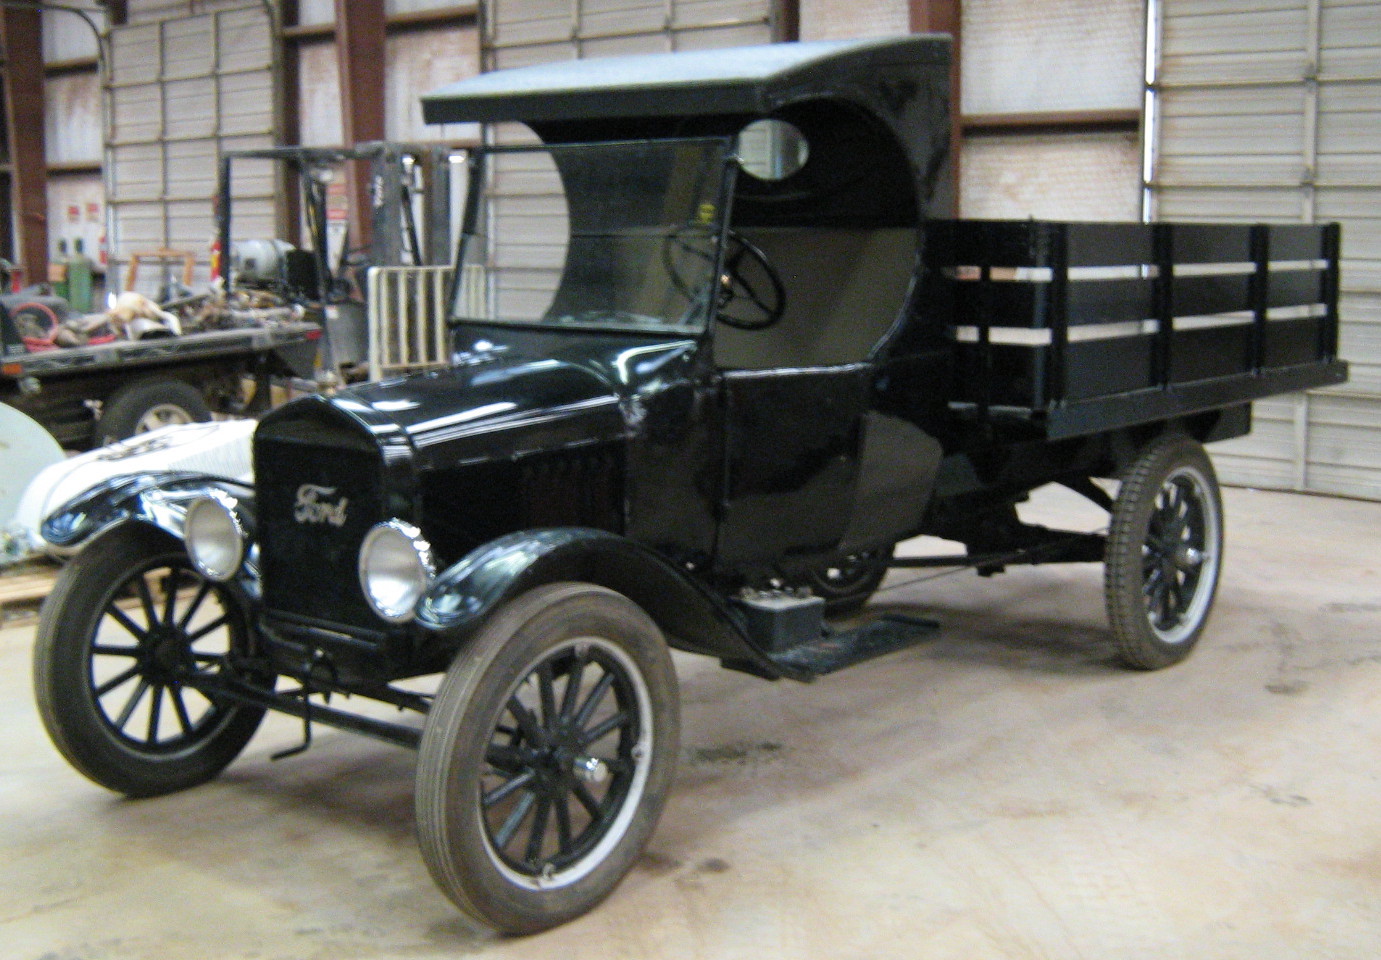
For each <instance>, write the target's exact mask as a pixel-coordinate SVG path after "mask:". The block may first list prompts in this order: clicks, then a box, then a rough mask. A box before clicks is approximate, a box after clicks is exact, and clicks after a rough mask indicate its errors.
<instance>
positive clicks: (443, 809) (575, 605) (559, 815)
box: [416, 583, 679, 934]
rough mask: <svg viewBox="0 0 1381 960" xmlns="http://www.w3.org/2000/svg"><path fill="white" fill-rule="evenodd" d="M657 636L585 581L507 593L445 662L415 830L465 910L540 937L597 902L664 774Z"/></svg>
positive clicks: (674, 721) (637, 836)
mask: <svg viewBox="0 0 1381 960" xmlns="http://www.w3.org/2000/svg"><path fill="white" fill-rule="evenodd" d="M675 684H676V678H675V672H674V671H673V669H672V665H671V656H670V653H669V652H668V650H667V646H666V643H665V641H664V640H663V638H662V634H661V631H660V630H658V628H657V625H656V624H655V623H653V622H652V620H651V619H650V618H649V617H648V616H647V614H645V613H644V612H643V611H642V610H641V609H640V608H639V607H638V606H637V605H635V604H634V603H632V602H631V601H630V600H628V599H627V598H626V597H623V596H621V595H620V594H617V593H614V592H612V591H610V590H606V589H604V588H602V587H597V586H594V585H591V584H581V583H563V584H553V585H550V586H545V587H539V588H537V589H535V590H532V591H530V592H528V593H525V594H523V595H522V596H520V597H518V598H517V599H516V600H513V601H512V602H510V603H509V604H507V605H506V606H504V607H502V608H500V610H499V611H498V612H497V613H495V614H494V616H493V617H491V618H490V621H489V623H488V624H487V625H486V626H485V627H484V629H482V630H481V631H480V633H479V635H478V636H476V637H475V639H474V640H473V641H471V643H470V644H469V645H468V646H467V648H466V649H465V650H464V652H462V653H461V654H460V656H459V657H458V658H457V659H456V661H455V664H454V665H453V666H452V667H451V669H450V671H449V672H448V673H447V675H446V678H445V680H444V681H443V682H442V685H441V688H440V690H439V691H438V693H437V696H436V700H435V703H434V704H433V706H432V710H431V712H430V713H429V714H428V717H427V724H426V728H425V730H424V732H423V735H422V744H421V750H420V754H419V757H418V765H417V791H416V805H417V833H418V841H419V844H420V846H421V849H422V856H423V859H424V860H425V861H426V863H427V867H428V869H429V870H430V871H431V874H432V877H433V879H435V880H436V882H437V884H438V885H439V886H440V887H441V889H442V890H443V891H444V892H445V893H446V895H447V896H448V897H450V898H451V900H452V901H453V902H454V903H455V904H456V906H457V907H459V908H460V909H461V910H462V911H463V912H464V913H466V914H467V915H469V916H470V917H472V918H473V919H475V920H478V921H480V922H481V923H484V924H486V925H488V926H490V927H493V928H495V929H496V930H499V931H501V932H504V933H510V934H526V933H536V932H537V931H540V930H545V929H547V928H549V927H553V926H556V925H558V924H561V923H565V922H566V921H568V920H572V919H574V918H576V917H578V916H580V915H581V914H583V913H585V912H587V911H588V910H590V909H591V908H593V907H594V906H595V905H596V904H598V903H599V902H600V901H601V900H603V899H604V898H605V897H606V896H608V894H609V893H610V892H611V891H612V890H613V889H614V887H615V886H616V885H617V884H618V882H619V880H621V879H622V878H623V875H624V874H625V873H627V871H628V869H629V868H630V867H631V866H632V865H633V862H634V861H635V860H636V859H637V857H638V855H639V853H640V852H641V851H642V849H643V846H644V844H645V843H646V842H647V840H648V838H649V837H650V836H651V834H652V831H653V828H654V827H655V826H656V823H657V819H658V817H659V816H660V814H661V810H662V805H663V803H664V801H665V799H666V794H667V791H668V789H669V787H670V785H671V778H672V774H673V772H674V769H675V763H676V752H677V743H678V739H679V721H678V708H677V694H676V685H675Z"/></svg>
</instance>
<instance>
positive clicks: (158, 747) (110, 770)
mask: <svg viewBox="0 0 1381 960" xmlns="http://www.w3.org/2000/svg"><path fill="white" fill-rule="evenodd" d="M249 646H250V640H249V632H248V627H247V624H246V622H245V617H244V613H243V608H242V607H241V605H240V602H239V599H238V597H237V596H236V595H235V593H234V592H233V590H232V589H231V588H230V587H228V586H226V585H224V584H219V583H212V582H211V581H209V580H206V579H204V578H203V577H202V576H201V575H200V574H199V573H197V572H196V570H195V569H193V568H192V565H191V563H190V562H189V561H188V559H187V554H186V551H185V550H184V549H183V547H182V544H181V543H179V542H178V541H177V540H175V539H173V538H172V537H170V536H169V535H167V534H165V533H163V532H162V531H159V530H155V529H153V528H151V527H148V526H145V525H143V524H140V523H132V522H130V523H124V524H121V525H120V526H118V527H115V528H114V529H112V530H110V531H108V532H107V533H104V534H102V535H101V536H100V537H98V538H97V539H96V540H94V541H92V542H91V543H90V544H89V545H87V546H86V547H85V548H84V549H83V550H82V552H81V553H80V554H78V555H77V556H76V558H75V559H73V560H72V561H71V562H70V563H69V564H68V565H67V566H66V567H65V568H64V569H63V571H62V573H61V574H59V576H58V580H57V583H56V585H55V586H54V588H53V592H52V594H51V595H50V596H49V597H48V599H47V601H46V602H45V603H44V605H43V610H42V613H41V615H40V619H39V625H38V633H37V637H36V640H35V651H34V691H35V695H36V698H37V701H38V708H39V714H40V716H41V717H42V718H43V724H44V726H45V727H46V728H47V730H48V735H49V737H50V738H51V739H52V741H53V744H54V745H55V746H56V747H57V748H58V751H59V752H61V753H62V755H63V756H64V757H66V758H67V760H68V762H69V763H71V764H72V766H74V767H75V768H76V769H77V770H79V771H81V772H82V773H83V774H85V775H86V776H87V777H89V778H90V779H91V780H93V781H95V782H96V783H99V784H100V785H101V786H103V787H108V788H110V789H111V790H115V791H118V792H120V793H124V794H127V795H129V796H134V797H146V796H154V795H157V794H163V793H171V792H173V791H175V790H182V789H185V788H187V787H192V786H196V785H197V784H199V783H203V782H205V781H207V780H210V779H211V778H212V777H214V776H215V775H216V774H218V773H220V771H221V770H222V769H223V768H224V767H225V766H226V764H228V763H230V761H231V760H233V759H235V757H236V756H238V755H239V753H240V751H241V750H243V749H244V746H245V744H246V743H248V742H249V739H250V737H252V736H253V735H254V731H255V730H256V729H257V728H258V726H259V721H260V720H261V719H262V718H263V715H264V711H263V709H262V708H256V707H248V706H238V705H234V704H230V703H225V702H222V701H220V700H217V699H213V698H211V697H208V696H206V695H204V694H202V693H200V692H199V691H198V690H197V689H196V687H195V685H194V684H195V681H196V680H197V679H199V678H202V677H207V676H211V675H215V674H221V673H225V672H229V671H232V670H235V669H237V662H238V661H239V660H240V658H242V657H243V656H244V655H245V654H247V653H248V652H249ZM257 679H258V680H259V681H260V682H266V683H270V684H271V682H272V678H264V677H260V678H257Z"/></svg>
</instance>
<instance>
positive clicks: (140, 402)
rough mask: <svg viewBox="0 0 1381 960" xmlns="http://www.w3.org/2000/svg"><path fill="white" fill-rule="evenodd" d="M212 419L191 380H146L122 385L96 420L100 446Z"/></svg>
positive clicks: (97, 441) (209, 411)
mask: <svg viewBox="0 0 1381 960" xmlns="http://www.w3.org/2000/svg"><path fill="white" fill-rule="evenodd" d="M210 419H211V410H210V408H209V407H207V405H206V399H205V398H204V397H202V395H201V391H199V390H198V389H197V388H196V387H194V386H192V385H191V384H190V383H184V382H183V381H181V380H144V381H141V382H139V383H133V384H130V385H129V386H127V387H123V388H121V389H120V390H119V391H117V392H116V393H115V394H114V395H113V396H112V397H111V398H110V399H109V400H107V401H106V403H105V406H104V408H103V409H102V410H101V417H100V419H99V420H97V421H96V446H98V447H99V446H104V445H105V444H107V443H113V442H115V441H116V440H128V439H129V438H130V437H133V436H136V435H138V434H141V433H148V432H149V431H150V430H157V429H158V428H159V427H168V426H173V425H174V424H182V423H206V422H207V421H208V420H210Z"/></svg>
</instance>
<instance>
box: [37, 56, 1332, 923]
mask: <svg viewBox="0 0 1381 960" xmlns="http://www.w3.org/2000/svg"><path fill="white" fill-rule="evenodd" d="M949 49H950V47H949V41H948V39H947V38H945V37H940V36H915V37H908V38H905V39H896V40H885V41H865V42H845V43H802V44H780V45H773V46H764V47H749V48H741V49H731V50H718V51H713V52H696V53H681V54H668V55H661V56H649V57H631V58H627V59H612V60H603V61H600V60H586V61H576V62H568V63H561V64H555V65H547V66H538V67H528V68H523V69H516V70H510V71H502V72H497V73H492V74H486V75H482V76H479V77H476V78H473V79H471V80H467V81H464V82H461V83H458V84H456V85H454V86H451V87H448V88H446V89H443V90H441V91H439V92H436V93H433V94H431V95H430V96H428V97H426V99H425V101H424V107H425V113H426V116H427V118H428V120H430V121H432V122H437V123H453V122H464V121H482V122H502V121H521V122H522V123H524V124H526V125H527V127H528V128H529V130H530V131H531V132H535V133H536V135H537V138H538V141H539V142H536V143H535V144H534V145H524V146H512V145H510V146H500V147H494V148H491V149H485V150H480V151H477V152H475V153H474V154H473V155H471V156H470V157H469V158H468V165H469V171H470V181H469V183H470V189H469V194H468V198H469V199H468V209H467V211H466V215H465V224H464V228H463V230H462V233H463V236H462V238H461V240H460V244H459V247H460V249H459V251H458V255H457V256H458V259H457V266H458V268H459V267H460V266H465V270H466V272H467V273H469V274H471V275H473V274H474V273H475V271H479V272H480V273H481V274H482V276H483V280H484V287H483V289H482V290H481V291H480V294H479V295H476V293H475V290H474V288H473V287H472V286H467V285H463V284H457V291H456V295H455V297H454V298H453V299H452V301H451V304H452V305H451V308H450V311H449V319H450V323H451V325H452V328H453V341H452V352H451V363H450V365H449V367H448V368H446V369H443V370H437V371H430V372H426V373H422V374H417V375H413V376H408V377H402V378H398V379H392V380H385V381H382V382H377V383H370V384H365V385H361V386H357V387H352V388H350V389H347V390H344V391H342V392H340V393H338V394H336V395H335V396H332V397H324V396H313V397H306V398H303V399H300V400H297V401H294V402H292V403H290V404H287V405H285V406H283V407H280V408H279V409H277V410H275V411H273V412H272V413H270V414H268V415H267V416H266V417H264V419H263V421H262V422H261V424H260V425H259V427H258V430H257V433H256V435H255V439H254V462H255V479H254V484H253V486H252V487H251V486H241V485H238V484H234V483H230V482H227V481H223V480H215V479H212V478H208V477H204V476H195V475H186V474H181V475H151V476H150V475H146V476H130V477H126V478H123V479H120V478H117V479H114V480H112V481H110V482H108V483H106V484H105V485H104V486H103V487H102V488H100V489H98V490H96V491H95V492H93V493H91V494H90V495H87V496H85V497H84V498H82V499H80V500H78V501H75V502H73V503H70V504H68V505H67V506H66V507H65V508H63V509H61V510H60V511H59V512H57V513H56V514H54V515H53V516H52V517H50V518H49V519H48V521H47V522H46V525H45V527H44V534H45V536H47V537H48V538H49V539H50V540H53V541H55V542H58V543H63V544H75V543H79V542H83V541H86V542H87V545H86V547H85V549H84V550H83V552H82V553H81V554H80V555H79V556H78V557H77V559H76V560H75V561H73V562H72V563H70V564H69V565H68V567H67V568H66V569H65V570H64V571H63V573H62V575H61V577H60V579H59V582H58V584H57V587H56V588H55V590H54V592H53V595H52V597H51V598H50V599H49V601H48V602H47V604H46V606H45V608H44V610H43V616H42V622H41V626H40V628H39V631H38V641H37V642H38V650H37V662H36V669H35V676H36V685H37V696H38V702H39V706H40V708H41V712H42V715H43V719H44V721H45V723H46V725H47V728H48V731H49V733H50V734H51V736H52V738H53V740H54V742H55V743H56V744H57V746H58V748H59V749H60V750H61V751H62V752H63V754H64V755H65V756H66V757H67V758H68V759H69V760H70V761H71V762H72V764H73V765H74V766H75V767H76V768H77V769H78V770H80V771H81V772H82V773H84V774H86V775H87V776H88V777H90V778H91V779H92V780H94V781H96V782H97V783H100V784H103V785H104V786H107V787H109V788H111V789H113V790H116V791H120V792H122V793H125V794H128V795H131V796H147V795H150V794H159V793H166V792H169V791H173V790H181V789H184V788H186V787H191V786H193V785H195V784H198V783H201V782H203V781H205V780H207V779H209V778H211V777H213V776H215V775H216V773H217V772H218V771H220V770H221V769H222V768H223V767H224V766H225V765H226V764H228V763H229V762H230V761H231V760H232V759H233V758H234V757H235V756H236V755H237V754H238V753H239V752H240V750H241V749H242V748H243V747H244V746H245V744H246V742H247V741H248V740H249V739H250V737H251V736H252V735H253V733H254V731H255V728H256V727H257V726H258V724H259V722H260V719H261V717H262V716H263V714H264V711H265V710H279V711H283V712H286V713H289V714H293V715H296V716H298V717H302V718H304V719H305V720H306V721H307V722H308V723H309V724H310V723H326V724H332V725H335V726H339V727H344V728H346V729H350V730H354V731H357V732H360V733H364V734H369V735H372V736H375V737H380V738H382V739H384V740H388V741H392V742H394V743H397V744H401V745H403V746H407V747H412V748H416V749H417V750H418V751H419V759H418V764H417V778H416V819H417V834H418V838H419V842H420V845H421V849H422V854H423V857H424V858H425V860H426V862H427V865H428V867H429V868H430V870H431V873H432V875H433V877H434V878H435V879H436V882H437V883H438V884H439V885H440V886H441V888H442V889H443V890H444V891H445V893H446V894H447V896H449V897H450V898H451V899H452V900H453V901H454V902H455V904H456V905H457V906H458V907H459V908H460V909H461V910H462V911H464V912H465V913H466V914H468V915H470V916H471V917H473V918H475V919H477V920H479V921H482V922H483V923H486V924H488V925H490V926H492V927H494V928H497V929H499V930H502V931H507V932H515V933H517V932H531V931H536V930H540V929H543V928H547V927H550V926H553V925H555V924H559V923H562V922H564V921H567V920H570V919H571V918H573V917H576V916H578V915H580V914H581V913H583V912H584V911H587V910H589V909H590V908H591V907H593V906H594V905H595V904H597V903H598V902H599V901H600V900H601V899H602V898H604V897H605V896H606V895H607V894H609V892H610V891H611V890H612V889H613V888H614V886H615V885H616V884H617V883H618V882H619V880H620V878H621V877H623V875H624V874H625V873H626V872H627V870H628V869H629V867H630V866H631V865H632V863H633V862H634V861H635V860H636V858H637V857H638V856H639V852H640V851H641V850H642V848H643V846H644V844H645V843H646V842H647V840H648V837H649V835H650V834H651V832H652V830H653V827H654V825H655V823H656V821H657V818H658V815H659V813H660V811H661V809H662V806H663V801H664V799H665V798H666V795H667V791H668V788H669V787H670V785H671V781H672V777H673V768H674V766H675V762H676V756H677V735H678V719H677V718H678V710H677V689H676V680H675V676H674V674H673V671H672V665H671V659H670V657H669V650H671V649H676V650H684V651H690V652H692V653H698V654H704V655H706V656H710V657H715V658H717V659H718V660H720V661H721V662H722V663H723V664H724V666H726V667H729V668H732V669H735V670H742V671H746V672H748V673H751V674H755V675H757V676H760V677H764V678H769V679H770V678H779V677H782V678H789V679H793V680H809V679H811V678H813V677H817V676H819V675H821V674H825V673H828V672H830V671H832V670H837V669H839V668H841V667H844V666H847V665H850V664H852V663H855V662H857V661H859V660H862V659H865V658H868V657H873V656H877V655H881V654H886V653H888V652H890V651H895V650H897V649H899V648H902V647H905V646H906V645H908V644H910V643H913V642H915V641H917V640H918V639H921V638H923V637H925V636H927V635H928V633H929V632H930V631H932V630H933V629H934V625H932V624H928V623H926V622H924V621H921V620H919V619H911V618H905V617H898V616H886V615H883V616H878V615H873V616H870V615H869V611H868V610H867V609H862V610H861V612H860V608H862V607H863V605H864V603H865V601H866V600H867V599H868V597H869V596H870V594H871V592H872V591H873V590H874V589H875V588H876V586H877V585H878V582H879V580H880V579H881V577H882V575H883V573H884V572H885V571H886V570H887V569H888V568H889V567H892V566H914V565H920V564H940V563H946V564H951V565H965V564H966V565H972V566H974V567H977V568H978V569H979V570H980V571H983V572H996V571H998V570H1001V569H1002V568H1003V567H1004V566H1006V565H1010V564H1019V563H1054V562H1065V561H1101V562H1103V563H1104V565H1105V569H1106V576H1105V586H1106V593H1107V609H1108V619H1109V624H1110V629H1111V631H1112V635H1113V637H1114V639H1115V641H1116V647H1117V649H1118V650H1119V651H1120V653H1121V657H1122V659H1123V660H1124V661H1125V662H1126V663H1127V664H1128V665H1129V666H1131V667H1136V668H1141V669H1155V668H1160V667H1165V666H1168V665H1170V664H1173V663H1176V662H1177V661H1179V660H1181V659H1183V658H1184V657H1185V656H1187V655H1188V654H1189V652H1190V650H1191V649H1192V648H1193V647H1194V645H1195V644H1196V643H1197V642H1198V640H1199V638H1200V635H1201V633H1202V631H1203V630H1204V625H1205V622H1206V621H1207V619H1208V615H1209V611H1210V608H1211V607H1212V605H1213V599H1214V591H1215V588H1216V586H1217V583H1218V576H1219V572H1220V568H1221V565H1222V544H1223V517H1222V508H1221V505H1220V499H1219V493H1218V487H1217V483H1216V481H1215V478H1214V472H1213V467H1212V466H1211V465H1210V462H1209V459H1208V457H1207V456H1206V455H1205V453H1204V448H1203V444H1205V443H1207V442H1209V441H1213V440H1221V439H1224V438H1228V437H1236V436H1240V435H1242V434H1244V433H1246V432H1247V431H1248V430H1249V429H1250V426H1251V402H1252V401H1253V400H1255V399H1257V398H1260V397H1265V396H1268V395H1271V394H1276V393H1280V392H1283V391H1289V390H1298V389H1302V388H1306V387H1313V386H1318V385H1322V384H1329V383H1338V382H1341V381H1342V380H1343V379H1344V378H1345V376H1346V367H1345V365H1344V364H1343V363H1341V362H1339V361H1338V360H1337V359H1336V358H1335V355H1336V350H1337V331H1338V318H1337V289H1338V242H1339V240H1338V230H1337V228H1336V227H1334V226H1322V227H1320V226H1309V225H1298V224H1292V225H1287V226H1266V225H1257V226H1251V225H1243V226H1230V225H1199V224H1164V223H1161V224H1150V225H1147V224H1135V223H1127V224H1121V223H1116V224H1115V223H1098V224H1092V223H1047V222H1039V221H1022V222H965V221H955V220H952V219H945V217H946V216H948V215H949V214H951V212H952V197H951V195H950V186H949V185H950V177H949V175H948V165H947V158H946V147H947V143H948V136H949V117H948V111H949V109H950V106H949V96H948V88H947V78H948V75H949ZM763 119H770V120H775V121H781V122H783V123H785V124H789V125H790V130H789V131H788V133H789V135H785V136H784V135H782V134H780V133H771V134H769V135H768V136H766V137H765V138H760V139H759V140H757V141H756V146H754V143H755V141H754V140H753V138H754V137H757V136H758V135H757V134H756V133H755V132H754V131H753V130H749V131H748V132H746V133H743V132H744V131H745V128H747V127H749V126H750V125H751V124H753V123H754V122H755V121H759V120H763ZM494 129H495V130H496V131H497V132H498V136H497V137H496V139H500V140H507V139H509V138H510V137H511V132H512V131H513V130H514V129H521V128H515V127H512V126H499V127H496V128H494ZM741 133H743V135H742V136H740V134H741ZM529 142H530V143H531V141H529ZM764 144H765V145H766V146H765V148H764V149H759V148H763V147H764ZM750 148H752V150H757V151H758V152H759V153H765V154H766V155H767V157H768V161H769V162H756V161H755V162H751V163H750V162H749V161H748V160H745V159H743V157H745V156H746V155H747V154H748V153H750V152H752V150H750ZM1100 481H1103V482H1101V483H1100ZM1048 483H1059V484H1064V485H1065V486H1067V487H1069V488H1071V489H1073V490H1075V491H1077V492H1079V493H1080V494H1083V495H1084V496H1086V497H1087V498H1088V499H1090V500H1091V501H1093V502H1094V503H1096V504H1097V505H1099V506H1100V507H1102V508H1104V509H1106V510H1107V512H1108V515H1109V523H1108V528H1107V533H1106V535H1101V534H1090V533H1071V532H1067V531H1065V532H1062V531H1055V530H1049V529H1045V528H1042V527H1036V526H1031V525H1027V524H1024V523H1023V522H1021V520H1019V519H1018V515H1017V512H1016V509H1015V504H1017V503H1018V502H1020V501H1022V500H1023V499H1024V498H1025V497H1026V495H1027V493H1028V492H1029V491H1031V490H1033V489H1035V488H1036V487H1039V486H1041V485H1043V484H1048ZM1112 491H1115V492H1112ZM922 534H931V535H936V536H940V537H944V538H947V539H949V540H955V541H959V542H961V543H963V544H965V545H966V547H967V553H966V555H964V556H962V557H952V558H944V559H940V560H934V559H931V560H904V559H901V558H898V559H894V558H893V548H894V546H895V545H896V544H897V543H898V542H900V541H903V540H906V539H908V538H911V537H915V536H918V535H922ZM438 674H439V675H442V679H441V680H440V683H439V686H438V685H436V684H433V685H432V686H430V687H427V686H425V685H424V684H422V683H420V682H415V681H416V678H421V677H424V676H427V675H438ZM328 694H350V695H353V696H356V697H366V698H372V699H374V700H378V701H382V702H384V703H387V704H393V705H396V706H397V707H399V708H402V710H403V711H405V712H408V713H411V714H413V715H415V716H416V719H417V722H415V723H407V722H385V721H381V720H378V719H374V718H373V717H366V716H361V715H359V714H356V713H351V712H348V711H346V710H344V709H342V707H341V701H340V700H339V699H334V700H331V701H330V702H329V703H327V702H325V699H324V698H325V696H326V695H328ZM309 729H310V728H309Z"/></svg>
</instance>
